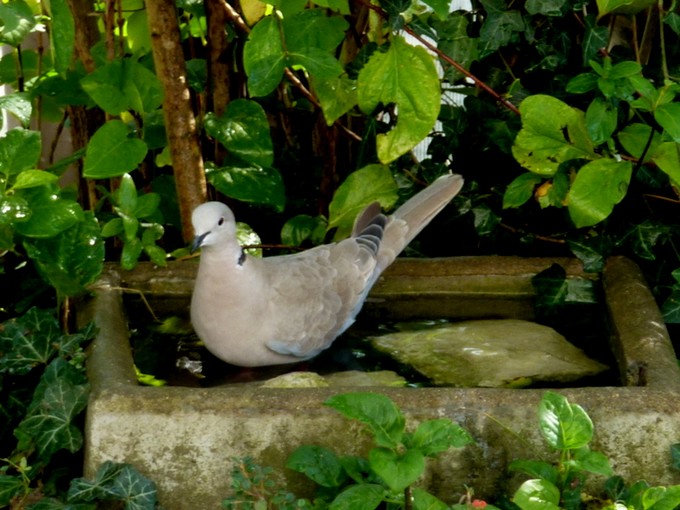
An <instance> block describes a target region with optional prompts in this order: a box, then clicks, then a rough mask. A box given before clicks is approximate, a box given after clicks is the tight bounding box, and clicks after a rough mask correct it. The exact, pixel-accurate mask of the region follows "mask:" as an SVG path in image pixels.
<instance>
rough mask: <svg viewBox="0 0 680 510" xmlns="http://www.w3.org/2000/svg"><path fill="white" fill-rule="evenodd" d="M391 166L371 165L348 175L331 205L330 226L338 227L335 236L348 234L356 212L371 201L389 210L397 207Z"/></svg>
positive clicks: (395, 188) (330, 227) (339, 236)
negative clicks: (395, 205)
mask: <svg viewBox="0 0 680 510" xmlns="http://www.w3.org/2000/svg"><path fill="white" fill-rule="evenodd" d="M397 189H398V188H397V184H396V182H394V178H393V177H392V173H391V172H390V169H389V168H388V167H386V166H384V165H368V166H365V167H364V168H361V169H360V170H357V171H355V172H353V173H351V174H350V175H348V176H347V178H346V179H345V181H344V182H343V183H342V184H341V185H340V187H338V189H337V190H336V191H335V194H334V195H333V200H332V201H331V203H330V205H329V206H328V229H329V230H330V229H332V228H337V231H336V234H335V238H336V239H341V238H344V237H347V236H348V235H349V233H350V232H351V230H352V226H353V225H354V220H355V218H356V217H357V215H358V214H359V213H360V212H361V211H362V210H363V209H364V207H366V206H367V205H369V204H371V203H372V202H376V201H377V202H379V203H380V205H381V206H382V207H384V208H386V209H389V208H390V207H392V206H394V204H395V203H396V202H397V200H398V198H399V195H398V194H397Z"/></svg>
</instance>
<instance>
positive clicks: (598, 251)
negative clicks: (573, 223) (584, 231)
mask: <svg viewBox="0 0 680 510" xmlns="http://www.w3.org/2000/svg"><path fill="white" fill-rule="evenodd" d="M567 245H568V246H569V249H570V250H571V252H572V253H573V254H574V255H576V257H578V259H579V260H580V261H581V262H582V263H583V270H584V271H586V272H588V273H600V272H602V271H603V270H604V265H605V261H606V258H607V255H609V253H611V249H612V243H611V241H610V240H609V239H608V238H606V237H605V236H594V237H589V236H577V237H575V238H572V239H567Z"/></svg>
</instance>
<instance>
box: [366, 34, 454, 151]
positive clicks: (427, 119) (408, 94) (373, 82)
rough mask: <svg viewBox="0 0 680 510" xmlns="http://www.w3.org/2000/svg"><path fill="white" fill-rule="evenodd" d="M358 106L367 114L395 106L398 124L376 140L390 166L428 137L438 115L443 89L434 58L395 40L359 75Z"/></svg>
mask: <svg viewBox="0 0 680 510" xmlns="http://www.w3.org/2000/svg"><path fill="white" fill-rule="evenodd" d="M358 92H359V107H360V108H361V110H362V111H363V112H365V113H367V114H370V113H372V112H373V111H374V110H375V109H376V108H377V107H378V105H380V104H383V105H389V104H393V103H394V104H396V106H397V109H398V114H397V117H398V118H397V124H396V125H395V126H394V128H392V130H391V131H390V132H389V133H387V134H379V135H378V137H377V150H378V159H379V160H380V161H381V162H382V163H390V162H391V161H394V160H395V159H397V158H398V157H399V156H401V155H402V154H405V153H406V152H408V151H409V150H411V149H412V148H413V147H415V146H416V145H417V144H418V143H419V142H420V141H421V140H422V139H423V138H425V137H426V136H427V135H428V134H429V132H430V130H431V129H432V127H433V126H434V123H435V122H436V120H437V116H438V115H439V109H440V105H441V89H440V85H439V77H438V75H437V69H436V67H435V65H434V59H433V58H432V56H431V55H430V54H429V53H428V52H427V51H426V50H425V49H424V48H422V47H415V46H411V45H410V44H408V43H407V42H406V41H405V40H404V39H403V38H402V37H394V38H393V40H392V43H391V44H390V47H389V49H388V50H387V51H386V52H385V53H383V52H379V51H378V52H375V53H373V55H371V58H370V59H369V61H368V62H367V63H366V65H365V66H364V67H363V69H362V70H361V72H360V73H359V79H358Z"/></svg>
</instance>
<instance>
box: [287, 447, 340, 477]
mask: <svg viewBox="0 0 680 510" xmlns="http://www.w3.org/2000/svg"><path fill="white" fill-rule="evenodd" d="M286 467H287V468H289V469H292V470H294V471H297V472H298V473H303V474H305V475H307V477H308V478H309V479H311V480H312V481H314V482H315V483H316V484H317V485H321V486H322V487H340V486H341V485H342V484H343V483H344V482H345V480H346V479H347V476H346V475H345V473H344V471H343V468H342V464H341V463H340V459H339V458H338V456H337V455H335V453H333V452H332V451H331V450H329V449H328V448H324V447H322V446H313V445H304V446H301V447H300V448H298V449H297V450H295V451H294V452H293V453H292V454H291V456H290V457H288V460H287V461H286Z"/></svg>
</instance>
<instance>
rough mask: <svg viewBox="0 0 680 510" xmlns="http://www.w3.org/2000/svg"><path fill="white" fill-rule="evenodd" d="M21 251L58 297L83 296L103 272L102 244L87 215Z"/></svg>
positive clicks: (28, 241)
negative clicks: (55, 234)
mask: <svg viewBox="0 0 680 510" xmlns="http://www.w3.org/2000/svg"><path fill="white" fill-rule="evenodd" d="M24 248H25V249H26V253H27V254H28V256H29V257H31V259H33V261H34V263H35V264H36V267H37V269H38V272H39V273H40V274H41V276H42V277H43V279H45V281H47V282H48V283H49V284H50V285H52V286H53V287H54V288H55V289H56V290H57V292H58V293H59V294H60V295H62V296H78V295H82V294H84V293H86V292H87V290H86V288H87V286H88V285H90V284H92V283H94V282H95V281H96V280H97V278H99V275H100V274H101V272H102V270H103V268H104V242H103V240H102V238H101V237H100V232H99V224H98V223H97V220H96V218H95V217H94V214H93V213H92V212H91V211H88V212H86V213H85V217H84V220H83V221H81V222H78V223H76V224H75V225H74V226H72V227H70V228H68V229H66V230H64V231H63V232H61V233H59V234H58V235H57V236H55V237H51V238H48V239H26V240H25V241H24Z"/></svg>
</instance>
